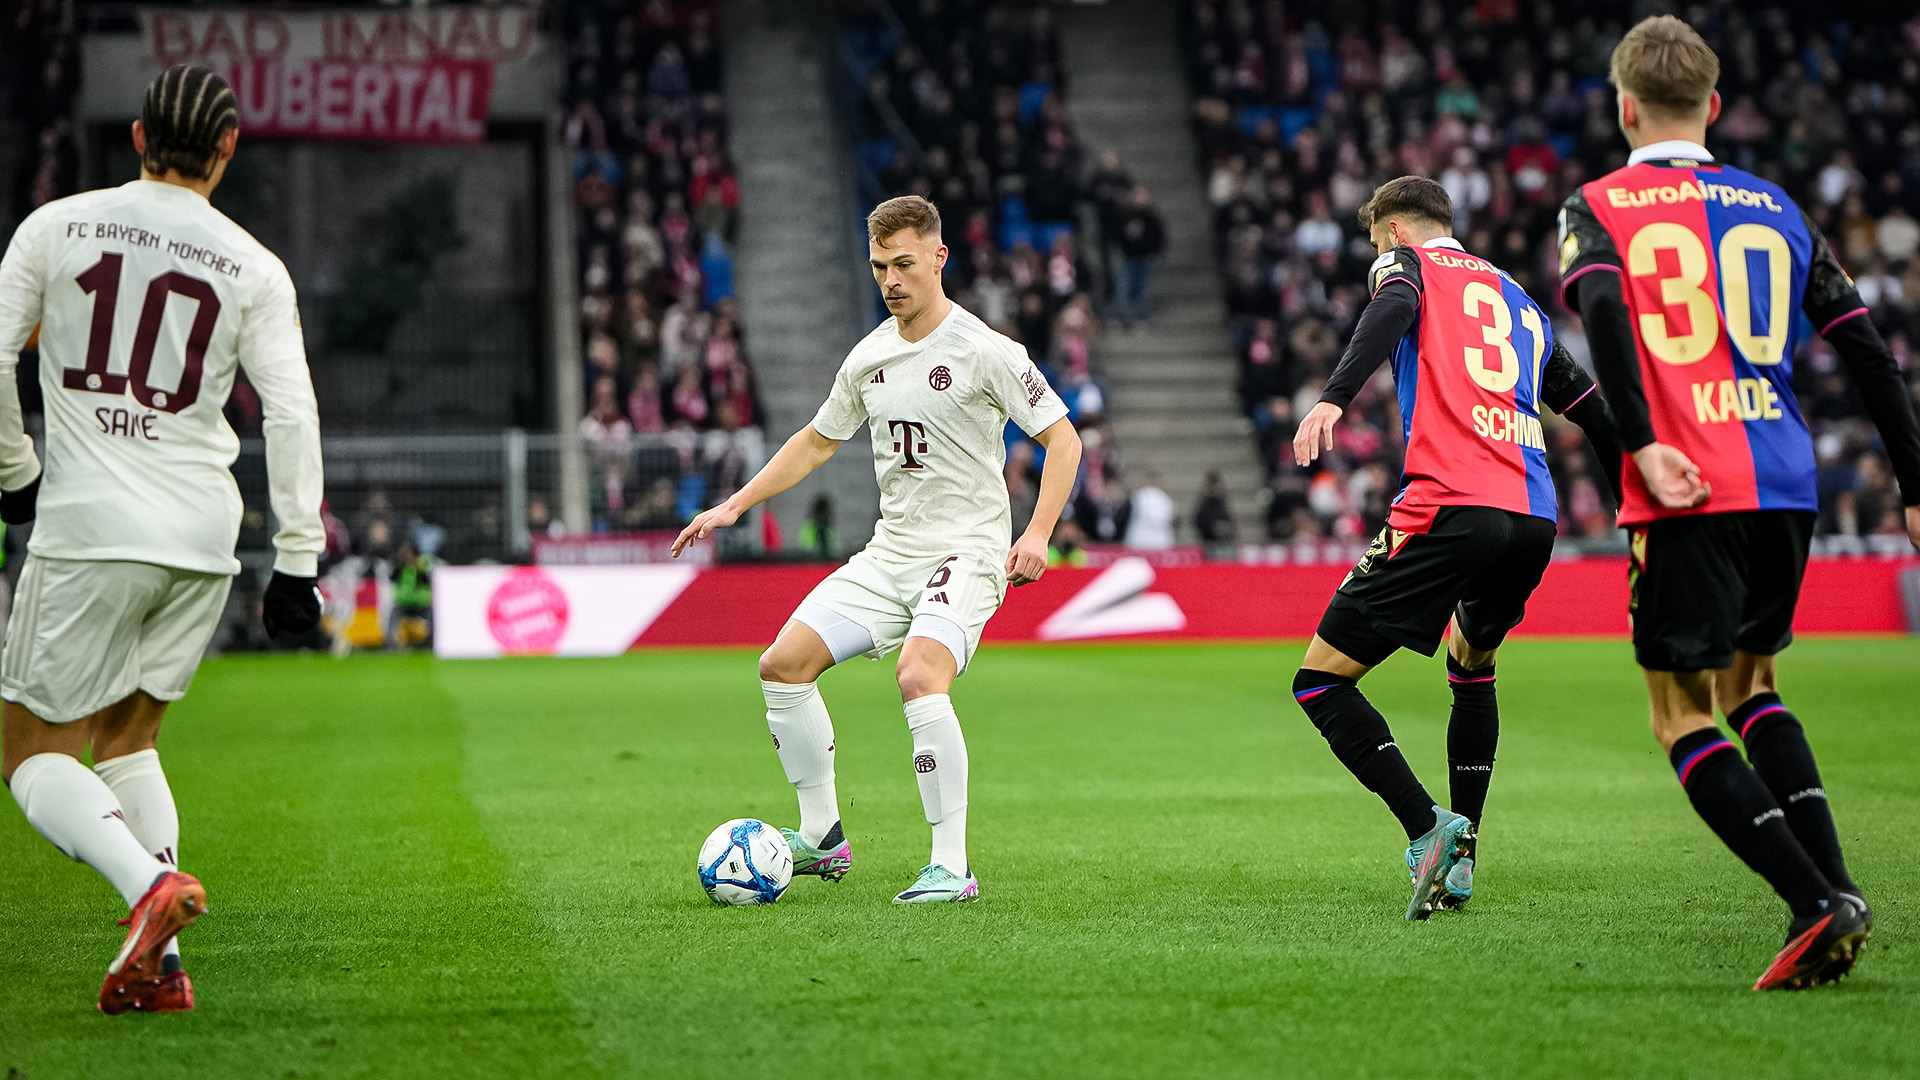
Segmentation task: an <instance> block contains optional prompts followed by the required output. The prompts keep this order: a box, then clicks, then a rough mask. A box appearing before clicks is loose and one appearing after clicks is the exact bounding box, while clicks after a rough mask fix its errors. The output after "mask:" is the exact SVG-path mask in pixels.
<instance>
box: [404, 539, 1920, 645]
mask: <svg viewBox="0 0 1920 1080" xmlns="http://www.w3.org/2000/svg"><path fill="white" fill-rule="evenodd" d="M1911 567H1920V559H1816V560H1814V561H1813V562H1812V563H1810V564H1809V565H1808V567H1807V577H1806V583H1805V586H1804V588H1803V589H1802V591H1801V597H1800V608H1799V613H1798V616H1797V617H1796V618H1795V620H1794V626H1795V628H1796V629H1797V630H1799V631H1801V632H1803V633H1843V634H1861V633H1900V632H1902V631H1904V630H1906V628H1907V626H1906V617H1905V614H1904V612H1903V610H1902V607H1901V600H1900V589H1899V576H1900V573H1901V572H1902V571H1903V570H1906V569H1908V568H1911ZM832 569H833V568H832V567H831V566H821V565H798V566H748V567H721V568H718V569H711V568H709V569H696V568H695V567H692V566H683V565H678V564H675V565H670V566H657V565H656V566H572V567H560V566H554V567H546V568H536V567H526V568H521V569H520V570H519V571H511V572H510V570H509V568H505V567H450V568H446V569H444V570H442V571H441V572H440V573H439V574H437V575H436V576H435V581H434V592H435V604H436V610H437V614H438V618H439V631H440V638H441V642H442V643H445V644H447V645H448V646H449V647H448V648H447V649H445V650H443V655H449V656H453V655H458V656H488V655H501V654H505V653H512V652H528V651H535V652H537V651H542V649H541V647H540V646H539V645H538V643H534V644H532V645H530V644H528V642H526V641H522V640H521V639H520V637H512V636H510V639H509V638H503V637H502V635H501V634H500V633H499V632H497V631H496V630H493V629H489V627H491V626H492V625H493V624H494V623H497V622H499V621H500V617H499V616H498V615H497V613H498V612H501V611H507V610H508V609H509V608H511V609H512V611H511V612H509V614H515V615H516V617H518V616H517V613H518V612H519V608H518V607H517V606H515V605H523V604H526V603H529V601H528V600H527V599H526V598H527V597H535V596H537V597H542V598H549V599H548V600H547V602H544V603H543V604H542V605H540V611H541V612H542V613H543V614H542V616H541V617H542V618H545V617H546V613H549V612H552V611H571V610H572V609H573V608H578V609H579V612H578V615H577V617H575V616H573V615H568V616H565V617H561V618H560V621H561V623H562V624H563V625H560V626H557V627H554V628H551V629H552V635H553V641H554V642H555V643H557V647H556V648H555V649H554V651H558V652H562V653H567V654H571V655H608V654H611V653H615V652H619V651H621V650H623V649H625V648H650V647H657V646H706V645H765V644H767V643H768V642H771V641H772V640H773V638H774V635H775V634H777V633H779V631H780V627H781V625H782V624H783V623H785V622H786V620H787V617H788V616H789V615H790V614H792V612H793V609H794V607H795V605H797V604H798V603H799V602H800V600H801V598H802V597H804V596H806V595H807V592H808V591H809V590H811V589H812V588H813V587H814V585H815V584H817V583H818V582H819V581H820V579H821V578H823V577H825V576H826V575H827V574H828V573H830V572H831V571H832ZM1346 572H1347V568H1346V567H1345V566H1341V565H1337V564H1336V565H1327V564H1318V565H1310V566H1299V565H1294V566H1250V565H1241V564H1233V563H1209V564H1206V565H1201V566H1171V567H1154V566H1151V565H1150V564H1148V563H1147V562H1146V561H1145V560H1143V559H1124V558H1123V559H1119V560H1117V561H1115V562H1113V563H1112V564H1111V565H1109V566H1106V567H1104V568H1100V569H1092V568H1088V569H1072V568H1055V569H1053V570H1050V571H1048V572H1047V575H1046V577H1044V578H1043V579H1041V580H1040V581H1039V582H1036V583H1035V584H1032V585H1028V586H1026V587H1024V588H1020V589H1014V590H1012V591H1011V592H1010V593H1009V595H1008V597H1007V602H1006V605H1005V606H1004V607H1002V608H1001V609H1000V612H999V614H997V615H996V616H995V617H994V619H993V621H992V622H991V623H989V624H987V630H986V640H987V641H990V642H993V641H1056V642H1059V641H1088V640H1099V639H1113V640H1124V641H1207V640H1213V641H1220V640H1256V641H1257V640H1273V639H1296V640H1297V639H1303V638H1306V637H1308V636H1310V635H1311V634H1312V633H1313V631H1314V627H1315V626H1316V625H1317V624H1318V623H1319V621H1320V613H1321V612H1322V611H1323V610H1324V609H1325V607H1326V602H1327V597H1328V596H1330V595H1331V594H1332V592H1333V590H1334V589H1335V588H1337V587H1338V586H1339V584H1340V580H1341V578H1343V577H1344V576H1345V575H1346ZM515 574H518V575H519V577H515V576H514V575H515ZM503 575H505V576H504V577H503ZM543 575H544V577H543ZM533 577H543V579H542V580H541V581H538V582H536V581H532V580H521V579H522V578H528V579H531V578H533ZM547 579H550V581H549V580H547ZM503 590H504V592H503ZM508 593H510V594H511V595H507V594H508ZM561 601H565V602H564V603H563V602H561ZM1626 608H1627V574H1626V561H1625V560H1624V559H1577V560H1571V561H1564V562H1556V563H1554V564H1552V566H1550V567H1549V568H1548V570H1547V574H1546V577H1545V579H1544V580H1543V581H1542V582H1541V584H1540V588H1539V590H1538V591H1536V592H1535V593H1534V595H1533V599H1532V601H1531V602H1530V603H1529V604H1528V606H1527V618H1526V621H1525V622H1523V623H1521V624H1520V627H1519V629H1518V631H1516V633H1517V634H1519V635H1520V636H1529V635H1532V636H1577V637H1622V636H1624V635H1625V634H1626V633H1627V610H1626ZM568 619H571V620H572V622H575V623H578V624H579V625H577V626H569V625H564V624H566V623H567V621H568ZM468 624H471V625H468ZM517 625H518V624H517V623H516V624H515V626H517ZM522 636H524V635H522Z"/></svg>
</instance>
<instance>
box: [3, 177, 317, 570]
mask: <svg viewBox="0 0 1920 1080" xmlns="http://www.w3.org/2000/svg"><path fill="white" fill-rule="evenodd" d="M36 324H38V325H39V327H40V346H39V347H40V387H41V391H42V396H43V397H44V399H45V401H46V419H47V430H46V442H47V446H46V471H45V475H44V478H43V480H42V483H41V485H40V496H39V501H38V521H37V522H36V523H35V525H34V530H33V539H32V540H31V541H30V542H29V544H28V550H30V551H31V552H33V553H34V554H35V555H38V556H41V557H42V558H58V559H82V560H127V561H132V562H145V563H155V564H158V565H161V566H171V567H177V568H179V569H183V570H197V571H201V572H205V573H215V574H232V573H236V572H238V571H239V569H240V564H239V562H238V561H237V560H235V559H234V557H233V545H234V541H235V540H236V538H237V537H238V535H239V530H240V514H241V504H240V491H239V488H238V486H237V485H236V484H235V483H234V479H233V474H232V473H231V472H230V471H228V467H229V466H231V465H232V464H233V460H234V458H235V457H237V456H238V454H239V452H240V440H239V439H238V438H237V437H236V436H235V435H234V433H233V429H232V428H230V427H229V426H228V425H227V421H226V417H225V416H223V415H222V413H221V410H222V408H223V407H224V406H225V405H226V403H227V395H228V393H229V392H231V391H232V389H233V380H234V374H235V371H236V369H237V368H239V367H242V366H244V367H245V368H246V372H247V378H248V380H249V381H250V382H252V384H253V386H254V388H255V389H256V390H257V391H258V392H259V395H260V402H261V406H262V409H263V412H264V428H265V434H266V441H267V473H268V480H269V483H270V485H271V497H272V503H273V513H274V516H275V518H276V519H278V528H279V531H278V533H277V534H276V535H275V536H274V546H275V547H276V548H277V549H278V557H277V558H276V560H275V562H274V568H275V569H276V570H280V571H282V572H284V573H288V574H294V575H298V576H301V577H311V576H313V574H314V571H315V563H316V562H317V560H318V558H319V554H320V551H321V550H322V549H323V548H324V547H325V545H326V533H325V530H324V528H323V527H322V525H321V521H320V498H321V475H320V418H319V412H318V409H317V408H316V406H315V403H314V396H313V383H312V380H311V379H310V378H309V376H308V374H307V358H306V346H305V343H304V341H303V340H302V338H301V331H300V315H299V311H298V309H297V308H296V307H295V305H294V293H293V280H292V278H290V277H288V275H287V270H286V267H285V266H283V265H282V264H281V262H280V260H279V259H277V258H275V257H274V256H273V253H271V252H269V251H268V250H267V249H266V248H265V247H263V246H262V245H261V244H260V242H259V241H257V240H255V239H254V238H253V237H252V236H250V235H248V233H247V232H246V230H244V229H242V228H240V226H238V225H236V224H234V223H233V222H232V221H231V220H229V219H228V218H227V216H226V215H224V214H222V213H220V212H219V211H218V210H215V209H214V208H213V206H212V204H210V203H208V202H207V200H206V199H205V198H204V197H202V196H201V195H200V194H199V193H197V192H194V191H191V190H189V189H187V188H184V187H180V186H177V185H174V184H167V183H162V182H160V181H157V180H135V181H133V182H131V183H128V184H123V185H121V186H120V187H117V188H106V189H103V190H100V191H89V192H86V193H84V194H80V195H74V196H71V197H69V198H65V199H60V200H58V201H55V202H51V203H48V204H46V205H45V206H42V207H41V208H40V209H38V210H36V211H34V212H33V214H32V215H30V216H29V217H28V218H27V220H26V221H24V222H22V223H21V225H20V227H19V229H18V230H17V231H15V233H14V234H13V242H12V243H11V244H10V245H9V246H8V248H7V254H6V259H5V261H4V262H0V488H5V489H7V490H10V491H11V490H16V489H18V488H20V487H23V486H25V485H26V484H28V483H30V482H31V481H32V479H33V477H34V476H35V475H36V474H38V472H39V468H40V466H39V464H38V463H37V462H36V461H35V460H34V456H33V446H32V442H31V440H30V439H29V438H28V437H27V436H26V435H25V434H24V433H22V431H21V418H20V401H19V395H18V393H17V386H16V384H15V382H14V379H15V371H16V367H17V365H18V362H19V356H18V354H19V351H20V349H21V348H22V347H23V346H24V345H25V344H26V342H27V338H28V336H29V335H30V334H31V333H32V331H33V328H34V326H35V325H36Z"/></svg>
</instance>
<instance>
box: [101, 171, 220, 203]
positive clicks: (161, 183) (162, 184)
mask: <svg viewBox="0 0 1920 1080" xmlns="http://www.w3.org/2000/svg"><path fill="white" fill-rule="evenodd" d="M135 184H144V185H146V186H145V187H143V188H141V189H140V190H142V191H147V190H149V189H153V188H170V189H172V190H173V191H177V192H179V193H180V194H182V195H189V196H192V197H193V198H196V199H199V200H200V201H201V202H209V201H211V200H209V199H208V198H207V197H206V196H205V195H202V194H200V193H199V192H197V191H195V190H193V189H192V188H190V187H183V186H181V185H179V184H169V183H167V182H166V181H165V180H149V179H147V178H146V177H144V176H143V177H141V178H140V179H138V180H129V181H127V182H126V183H125V184H122V185H120V186H121V187H132V186H134V185H135Z"/></svg>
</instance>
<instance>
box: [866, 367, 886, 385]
mask: <svg viewBox="0 0 1920 1080" xmlns="http://www.w3.org/2000/svg"><path fill="white" fill-rule="evenodd" d="M886 381H887V373H886V372H885V371H884V370H881V371H876V372H874V373H873V378H871V379H868V380H867V385H868V386H872V385H873V384H874V383H883V382H886Z"/></svg>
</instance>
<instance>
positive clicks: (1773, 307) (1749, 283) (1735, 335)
mask: <svg viewBox="0 0 1920 1080" xmlns="http://www.w3.org/2000/svg"><path fill="white" fill-rule="evenodd" d="M1659 251H1671V252H1673V254H1674V256H1675V262H1676V264H1677V272H1676V273H1674V274H1672V275H1671V276H1667V277H1656V275H1658V274H1659V273H1660V270H1659V266H1658V260H1657V259H1656V257H1655V252H1659ZM1756 251H1757V252H1760V253H1761V254H1763V255H1765V256H1766V260H1767V304H1766V306H1765V307H1764V308H1762V309H1761V317H1762V318H1764V319H1765V320H1766V322H1767V329H1766V331H1765V332H1764V333H1758V334H1756V333H1755V332H1754V329H1753V315H1754V312H1753V308H1754V304H1753V279H1752V274H1751V272H1750V271H1749V270H1748V268H1747V256H1748V255H1750V254H1751V253H1753V252H1756ZM1719 256H1720V299H1721V303H1720V304H1717V305H1716V304H1715V303H1714V299H1713V294H1712V293H1710V292H1708V291H1707V290H1706V289H1705V288H1702V287H1701V286H1702V285H1704V284H1705V283H1706V280H1707V271H1708V267H1707V245H1706V243H1705V241H1703V240H1701V239H1700V234H1699V233H1696V232H1694V231H1693V230H1692V229H1689V228H1687V227H1686V226H1685V225H1681V224H1679V223H1677V222H1672V221H1656V222H1654V223H1652V224H1650V225H1646V226H1643V227H1642V228H1641V230H1640V231H1639V232H1637V233H1634V234H1633V239H1632V240H1631V241H1629V242H1628V243H1627V273H1628V274H1630V275H1632V276H1633V277H1635V278H1648V277H1653V278H1655V280H1656V281H1658V283H1659V286H1660V303H1661V305H1662V309H1661V310H1656V311H1649V312H1646V313H1644V314H1642V315H1641V316H1640V340H1641V341H1644V342H1646V343H1647V351H1648V352H1650V353H1652V354H1653V355H1654V358H1655V359H1657V360H1660V361H1662V362H1664V363H1668V364H1676V365H1684V364H1692V363H1697V362H1698V361H1700V360H1702V359H1704V358H1705V357H1706V355H1707V354H1708V353H1710V352H1712V351H1713V346H1714V343H1715V342H1717V341H1719V340H1720V318H1719V316H1720V314H1721V313H1722V312H1725V314H1726V320H1727V337H1728V338H1729V339H1731V340H1732V342H1733V344H1734V346H1735V347H1737V348H1738V349H1739V350H1740V354H1741V355H1742V356H1745V357H1746V358H1747V363H1749V364H1777V363H1779V362H1780V361H1782V360H1784V359H1786V347H1787V325H1788V323H1789V321H1790V320H1791V315H1790V313H1789V312H1788V310H1787V296H1788V291H1789V290H1790V289H1791V287H1792V285H1791V279H1792V277H1793V253H1792V252H1790V251H1788V250H1787V238H1786V237H1784V236H1781V235H1780V231H1779V230H1778V229H1773V228H1769V227H1768V226H1765V225H1761V224H1758V223H1756V222H1751V221H1749V222H1745V223H1743V224H1740V225H1735V226H1734V227H1733V228H1731V229H1728V230H1727V231H1726V233H1725V234H1723V235H1722V236H1721V237H1720V251H1719ZM1672 307H1685V308H1686V309H1687V332H1686V333H1684V334H1675V333H1673V332H1672V331H1673V329H1674V319H1673V317H1672V316H1670V315H1668V314H1667V313H1666V311H1665V310H1664V309H1665V308H1672Z"/></svg>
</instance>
